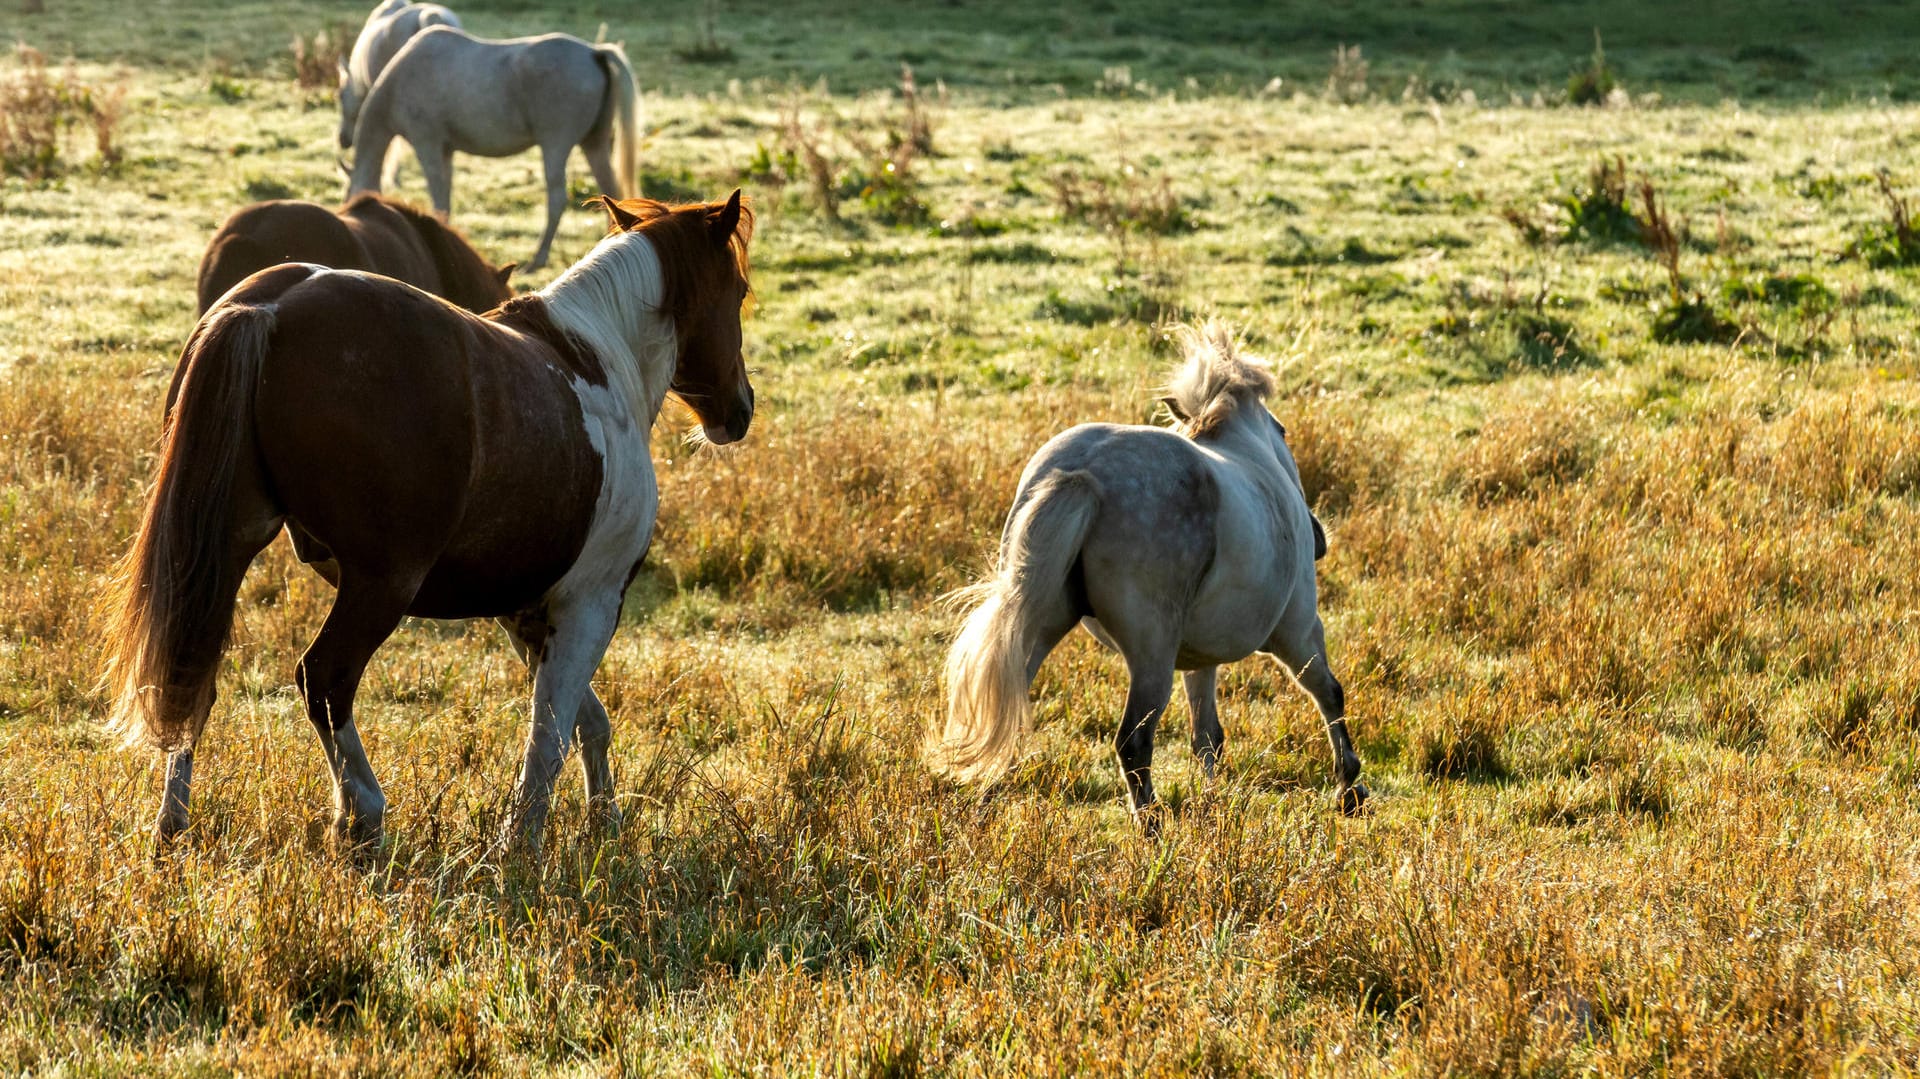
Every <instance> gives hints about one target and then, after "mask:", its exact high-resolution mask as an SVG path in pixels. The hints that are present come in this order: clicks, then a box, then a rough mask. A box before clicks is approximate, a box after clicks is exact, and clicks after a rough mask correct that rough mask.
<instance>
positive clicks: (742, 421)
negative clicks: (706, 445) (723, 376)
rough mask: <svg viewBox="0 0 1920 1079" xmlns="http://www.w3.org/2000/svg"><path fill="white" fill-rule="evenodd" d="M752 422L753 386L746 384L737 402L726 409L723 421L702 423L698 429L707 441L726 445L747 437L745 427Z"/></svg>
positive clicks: (717, 444)
mask: <svg viewBox="0 0 1920 1079" xmlns="http://www.w3.org/2000/svg"><path fill="white" fill-rule="evenodd" d="M752 424H753V387H752V386H747V387H744V388H743V389H742V390H741V391H740V398H739V403H738V404H736V405H735V406H734V407H733V408H732V409H730V410H728V412H727V418H726V421H725V422H724V423H721V424H717V425H716V424H713V423H702V424H701V425H700V430H701V432H702V433H703V434H705V435H706V436H707V441H708V442H711V443H713V444H714V445H716V446H727V445H731V444H733V443H735V442H738V441H740V440H741V439H743V438H745V437H747V428H748V427H750V426H751V425H752Z"/></svg>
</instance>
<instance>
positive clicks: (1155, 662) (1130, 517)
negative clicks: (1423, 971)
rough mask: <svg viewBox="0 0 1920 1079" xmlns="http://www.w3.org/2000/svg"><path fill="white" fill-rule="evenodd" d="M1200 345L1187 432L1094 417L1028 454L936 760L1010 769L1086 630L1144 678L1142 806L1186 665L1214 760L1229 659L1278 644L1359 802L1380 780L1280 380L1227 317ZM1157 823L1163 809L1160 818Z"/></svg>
mask: <svg viewBox="0 0 1920 1079" xmlns="http://www.w3.org/2000/svg"><path fill="white" fill-rule="evenodd" d="M1180 337H1181V341H1182V345H1183V347H1184V351H1185V360H1184V362H1183V363H1182V365H1181V367H1180V369H1179V370H1178V371H1177V372H1176V374H1175V376H1174V379H1173V384H1172V387H1171V390H1172V392H1171V394H1170V396H1169V397H1167V398H1166V399H1165V400H1166V403H1167V405H1168V407H1169V408H1170V409H1172V411H1173V414H1174V416H1175V418H1176V419H1178V420H1179V424H1180V427H1179V430H1178V431H1170V430H1167V429H1165V428H1160V427H1129V426H1119V425H1115V424H1107V423H1092V424H1082V425H1080V426H1078V427H1075V428H1073V429H1071V430H1069V431H1066V432H1064V433H1062V434H1060V435H1058V436H1056V437H1055V438H1054V439H1053V440H1052V441H1050V442H1048V443H1047V444H1046V445H1045V446H1043V447H1041V449H1040V452H1039V453H1036V454H1035V455H1034V456H1033V459H1032V460H1031V461H1029V462H1028V464H1027V469H1026V473H1025V474H1024V475H1023V476H1022V477H1021V479H1020V487H1019V491H1018V493H1017V494H1016V495H1015V496H1014V502H1013V508H1012V511H1011V512H1010V513H1009V514H1008V518H1007V525H1006V530H1005V533H1004V534H1003V536H1002V538H1001V544H1000V558H999V567H998V569H997V571H996V573H995V574H994V575H993V576H992V577H990V578H989V579H987V580H985V581H983V582H981V583H980V584H977V585H975V586H973V588H972V589H970V590H969V591H968V593H967V594H968V595H970V596H971V598H974V599H976V600H977V601H978V605H977V606H975V607H974V609H973V612H972V613H971V614H970V615H969V616H968V618H967V621H966V625H965V628H964V629H962V630H961V633H960V636H959V638H958V639H957V640H955V641H954V643H953V649H952V651H951V652H950V653H949V655H948V657H947V716H946V723H945V729H944V730H938V729H936V730H935V731H934V732H933V733H932V735H931V736H930V738H929V743H928V752H929V757H930V758H931V760H932V763H933V764H934V765H935V767H937V768H939V769H940V770H942V771H944V772H946V773H948V774H950V775H954V776H956V777H958V778H961V779H969V780H971V779H984V778H989V777H991V776H994V775H997V774H999V773H1000V772H1001V771H1003V770H1004V769H1006V768H1007V766H1009V765H1010V764H1011V763H1012V762H1013V759H1014V757H1015V755H1016V753H1017V752H1018V750H1019V746H1020V739H1021V738H1022V736H1023V735H1024V734H1025V733H1026V731H1027V728H1028V727H1029V726H1030V724H1031V706H1030V705H1029V703H1028V700H1027V692H1028V689H1029V687H1030V686H1031V685H1032V682H1033V678H1034V675H1035V674H1037V673H1038V672H1039V669H1040V664H1041V662H1042V661H1044V660H1045V659H1046V657H1047V654H1048V653H1049V652H1052V651H1053V649H1054V647H1055V646H1056V645H1058V644H1059V643H1060V641H1061V639H1062V638H1064V637H1065V636H1066V635H1067V634H1068V633H1069V632H1071V631H1072V630H1073V627H1074V626H1075V625H1084V626H1086V627H1087V629H1088V631H1089V632H1091V633H1092V634H1093V635H1094V636H1095V637H1096V638H1098V639H1099V640H1100V641H1101V642H1102V643H1104V644H1106V645H1107V646H1108V647H1110V648H1114V649H1116V650H1118V651H1119V652H1120V654H1121V655H1122V656H1123V657H1124V658H1125V660H1126V664H1127V673H1128V676H1129V678H1130V680H1131V682H1130V685H1129V687H1128V690H1127V703H1126V710H1125V712H1124V713H1122V715H1121V719H1120V729H1119V733H1118V735H1117V736H1116V738H1115V745H1116V747H1117V749H1118V750H1119V755H1120V767H1121V771H1122V773H1123V774H1124V776H1125V778H1126V782H1127V793H1128V797H1129V800H1130V802H1131V805H1132V807H1133V809H1134V811H1135V813H1136V814H1139V813H1140V812H1141V811H1142V810H1145V809H1147V808H1148V807H1150V806H1152V805H1153V804H1154V795H1153V781H1152V777H1151V768H1152V763H1153V732H1154V727H1155V725H1156V724H1157V723H1158V721H1159V718H1160V715H1161V713H1162V712H1164V711H1165V710H1166V706H1167V698H1168V697H1169V696H1170V695H1171V693H1172V691H1173V672H1174V671H1175V670H1176V669H1178V670H1181V671H1185V672H1186V675H1185V681H1186V690H1187V700H1188V702H1189V704H1190V705H1191V708H1192V712H1193V741H1192V744H1193V751H1194V754H1195V756H1197V757H1198V758H1199V759H1200V762H1201V764H1202V765H1203V766H1204V767H1205V768H1206V770H1207V773H1208V774H1209V775H1211V774H1212V773H1213V768H1214V765H1215V763H1216V761H1217V760H1218V757H1219V754H1220V748H1221V744H1222V742H1223V741H1224V735H1223V734H1222V732H1221V729H1220V717H1219V712H1218V710H1217V708H1216V705H1215V700H1214V683H1215V675H1216V672H1217V670H1218V668H1219V666H1220V664H1222V663H1231V662H1233V661H1235V660H1239V659H1244V658H1245V657H1247V656H1249V655H1252V654H1253V653H1255V652H1264V653H1267V654H1269V655H1271V656H1273V657H1274V658H1276V659H1278V660H1279V661H1280V663H1281V664H1282V665H1283V666H1284V667H1286V669H1287V670H1288V672H1289V673H1291V674H1292V676H1293V678H1294V680H1295V681H1296V682H1297V683H1298V684H1299V685H1300V687H1301V688H1302V689H1304V690H1306V692H1307V693H1308V694H1309V695H1311V696H1312V697H1313V700H1314V703H1315V704H1316V705H1318V706H1319V709H1320V714H1321V715H1322V716H1323V717H1324V718H1325V720H1326V726H1327V737H1328V739H1329V740H1330V741H1331V742H1332V745H1333V755H1334V779H1335V782H1336V784H1337V788H1338V802H1339V805H1340V808H1341V810H1342V811H1343V812H1347V813H1353V812H1356V811H1358V810H1359V808H1360V806H1361V804H1362V803H1363V802H1364V801H1365V800H1366V797H1367V790H1366V788H1365V787H1363V786H1361V785H1359V784H1358V783H1357V782H1355V780H1357V779H1358V777H1359V775H1360V758H1359V757H1358V756H1357V755H1356V754H1355V753H1354V751H1353V745H1352V743H1351V742H1350V741H1349V739H1348V737H1347V725H1346V720H1345V718H1344V717H1345V715H1346V695H1345V693H1344V692H1343V691H1342V690H1341V688H1340V682H1339V680H1338V679H1336V678H1334V676H1333V671H1332V670H1331V669H1330V668H1329V667H1328V665H1327V648H1326V639H1325V631H1324V629H1323V628H1322V626H1321V623H1320V616H1319V612H1318V610H1317V609H1316V603H1317V600H1316V585H1315V580H1314V561H1315V560H1316V559H1317V558H1319V557H1320V556H1321V555H1322V554H1324V553H1325V552H1326V537H1325V534H1324V533H1323V532H1322V531H1321V529H1320V523H1319V522H1318V521H1317V520H1315V519H1314V517H1313V514H1312V513H1311V512H1310V511H1309V510H1308V508H1307V502H1306V499H1305V497H1304V496H1303V494H1302V493H1301V488H1300V473H1299V470H1298V469H1297V468H1296V467H1295V465H1294V462H1293V454H1292V452H1291V451H1290V450H1289V449H1288V448H1287V442H1286V431H1285V429H1283V428H1282V427H1281V426H1280V424H1279V422H1278V421H1276V420H1275V419H1274V418H1273V414H1272V413H1270V412H1268V411H1267V409H1266V406H1265V405H1264V404H1263V398H1265V397H1266V395H1268V394H1269V393H1271V392H1272V390H1273V375H1272V373H1271V372H1270V371H1269V369H1268V368H1267V367H1266V365H1264V364H1262V363H1260V362H1259V361H1257V360H1253V359H1250V358H1248V357H1245V356H1242V355H1240V354H1239V352H1238V351H1237V350H1236V348H1235V346H1234V343H1233V339H1232V336H1231V334H1230V333H1229V332H1228V331H1227V330H1226V329H1225V328H1224V327H1222V326H1220V325H1219V324H1217V323H1208V324H1207V325H1206V326H1205V327H1204V328H1203V329H1200V330H1194V329H1191V328H1183V329H1182V330H1181V331H1180ZM1142 822H1143V824H1144V825H1145V826H1146V827H1147V828H1148V830H1149V831H1151V830H1153V828H1154V827H1155V817H1154V816H1153V815H1151V814H1148V815H1145V816H1143V818H1142Z"/></svg>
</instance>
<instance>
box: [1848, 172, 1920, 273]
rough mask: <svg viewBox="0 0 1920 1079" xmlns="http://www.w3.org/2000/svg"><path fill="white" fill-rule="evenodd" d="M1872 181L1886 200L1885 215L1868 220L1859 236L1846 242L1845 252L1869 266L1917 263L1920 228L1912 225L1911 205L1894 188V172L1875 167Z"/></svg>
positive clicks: (1918, 259)
mask: <svg viewBox="0 0 1920 1079" xmlns="http://www.w3.org/2000/svg"><path fill="white" fill-rule="evenodd" d="M1873 182H1874V186H1875V187H1877V188H1878V189H1879V191H1880V198H1881V199H1882V200H1883V201H1884V202H1885V203H1886V204H1887V219H1886V220H1885V221H1871V222H1868V223H1867V226H1866V227H1865V228H1864V229H1862V230H1861V231H1860V236H1859V238H1858V239H1856V240H1854V241H1853V243H1851V244H1849V245H1847V254H1848V255H1849V256H1851V257H1853V258H1857V259H1861V260H1863V261H1865V262H1866V264H1867V265H1869V266H1880V267H1887V266H1913V265H1920V229H1916V228H1915V227H1914V223H1913V212H1912V207H1910V206H1909V205H1908V204H1907V200H1906V199H1905V198H1903V197H1902V196H1901V194H1900V192H1898V191H1896V190H1894V187H1893V176H1892V175H1891V174H1890V173H1888V172H1887V170H1886V169H1880V170H1878V171H1876V172H1875V173H1874V174H1873Z"/></svg>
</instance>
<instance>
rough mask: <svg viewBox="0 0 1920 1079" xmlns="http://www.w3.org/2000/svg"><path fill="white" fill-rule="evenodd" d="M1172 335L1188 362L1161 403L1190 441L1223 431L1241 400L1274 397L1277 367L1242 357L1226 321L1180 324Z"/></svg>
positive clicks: (1262, 361)
mask: <svg viewBox="0 0 1920 1079" xmlns="http://www.w3.org/2000/svg"><path fill="white" fill-rule="evenodd" d="M1173 336H1174V339H1175V340H1177V341H1178V342H1179V343H1180V352H1181V355H1182V356H1183V357H1184V359H1182V360H1181V362H1180V366H1179V367H1178V368H1177V369H1176V370H1175V371H1174V373H1173V378H1172V380H1171V381H1170V382H1168V384H1167V396H1165V397H1163V398H1161V400H1162V401H1164V402H1165V403H1166V405H1167V407H1168V408H1169V409H1171V410H1172V412H1173V415H1174V419H1176V420H1178V421H1179V430H1180V433H1181V434H1184V435H1186V436H1187V437H1188V438H1199V437H1200V436H1201V435H1204V434H1206V433H1207V432H1209V431H1213V430H1216V429H1218V428H1219V427H1220V425H1221V424H1223V423H1225V422H1226V421H1227V419H1228V418H1229V417H1231V416H1232V415H1233V414H1234V412H1235V410H1237V409H1238V408H1239V407H1240V402H1242V401H1261V400H1264V399H1266V397H1267V396H1268V395H1269V394H1271V393H1273V389H1274V380H1273V368H1272V367H1271V366H1269V365H1268V364H1267V362H1266V361H1265V360H1262V359H1259V358H1258V357H1254V356H1248V355H1245V354H1243V353H1242V352H1241V351H1240V348H1239V346H1238V345H1237V344H1236V343H1235V342H1234V339H1233V331H1232V330H1231V329H1229V328H1228V327H1227V324H1226V323H1224V322H1221V321H1220V320H1218V319H1208V320H1207V322H1206V323H1205V324H1204V325H1202V326H1199V327H1194V326H1176V327H1174V330H1173Z"/></svg>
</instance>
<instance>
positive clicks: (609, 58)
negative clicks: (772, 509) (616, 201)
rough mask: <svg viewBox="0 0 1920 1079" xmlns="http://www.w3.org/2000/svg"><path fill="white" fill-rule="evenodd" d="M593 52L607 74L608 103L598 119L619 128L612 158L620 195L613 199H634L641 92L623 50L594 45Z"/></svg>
mask: <svg viewBox="0 0 1920 1079" xmlns="http://www.w3.org/2000/svg"><path fill="white" fill-rule="evenodd" d="M593 51H594V52H595V53H597V54H598V55H599V58H600V66H601V67H603V68H605V69H606V72H607V101H606V104H604V105H603V106H602V107H601V115H602V116H603V117H606V118H608V119H610V120H612V122H614V123H616V124H618V125H619V126H618V127H616V128H615V129H614V133H613V134H614V141H615V142H617V143H619V144H620V145H619V147H618V149H617V150H616V151H615V152H616V154H617V155H618V156H616V157H615V158H614V161H615V168H616V169H618V170H619V174H620V194H619V195H618V196H616V197H618V198H623V199H630V198H634V197H635V196H637V195H639V194H640V185H639V178H640V171H639V162H640V91H639V89H638V88H637V87H636V86H635V85H634V81H633V67H632V65H630V64H628V63H627V52H626V50H625V49H622V48H621V47H620V46H618V45H595V46H594V47H593ZM609 194H611V192H609Z"/></svg>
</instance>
